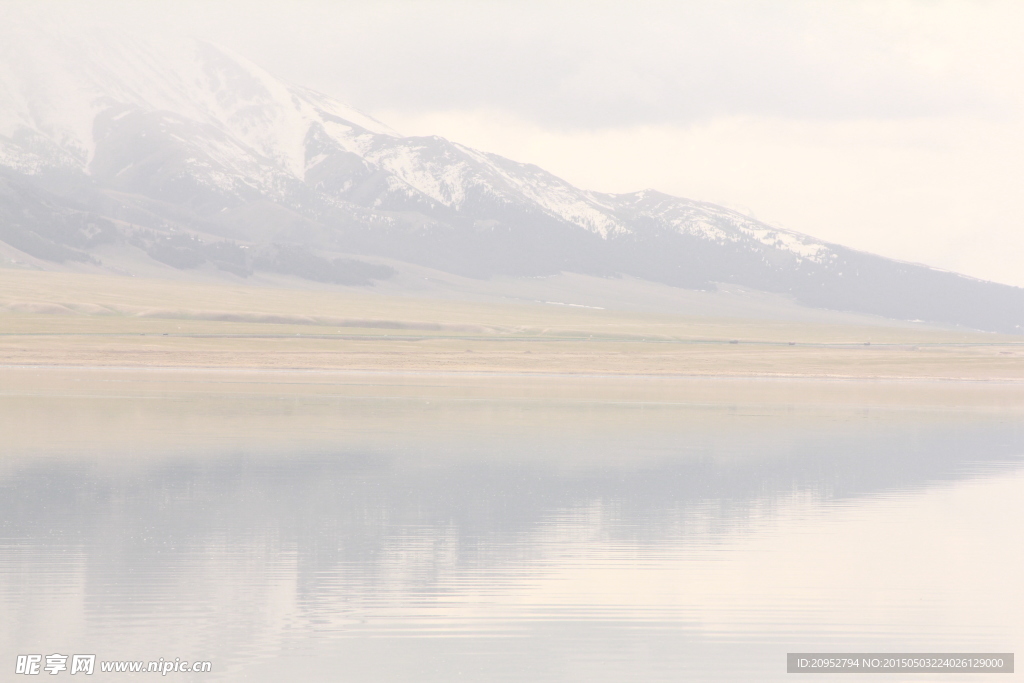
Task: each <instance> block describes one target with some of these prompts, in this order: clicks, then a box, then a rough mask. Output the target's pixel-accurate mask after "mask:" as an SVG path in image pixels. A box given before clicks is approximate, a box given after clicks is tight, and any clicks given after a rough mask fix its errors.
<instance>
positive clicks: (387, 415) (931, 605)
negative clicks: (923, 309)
mask: <svg viewBox="0 0 1024 683" xmlns="http://www.w3.org/2000/svg"><path fill="white" fill-rule="evenodd" d="M1022 418H1024V385H1021V384H1014V383H997V382H974V383H971V382H962V383H960V382H925V381H921V382H898V381H851V380H844V381H824V380H799V381H798V380H769V379H764V380H744V379H713V378H699V379H698V378H693V379H688V378H655V377H648V378H644V377H596V376H595V377H579V376H563V377H558V376H536V377H530V376H514V375H454V374H453V375H430V374H418V375H416V374H408V375H402V374H387V373H377V374H372V373H365V374H358V373H342V372H338V373H318V372H284V371H282V372H241V371H239V372H228V371H224V372H212V371H199V370H196V371H183V370H179V371H161V370H152V371H138V370H116V369H107V370H100V369H94V370H90V369H80V370H75V369H54V368H14V367H7V368H0V449H2V458H0V658H2V660H3V661H2V662H0V666H2V667H9V668H8V670H9V671H13V670H14V666H15V660H16V657H17V656H18V655H25V654H32V653H37V654H41V655H44V656H45V655H49V654H52V653H63V654H75V653H91V654H95V655H96V656H97V661H98V662H99V661H114V660H145V661H151V660H158V659H159V658H163V659H164V660H165V661H173V660H174V659H175V658H179V659H180V660H188V661H197V660H198V661H209V662H211V664H212V670H211V671H210V672H209V673H180V672H177V673H175V672H172V673H169V674H168V675H167V677H166V678H167V680H181V681H191V680H196V681H199V680H202V681H236V680H245V681H284V680H293V681H458V680H465V681H597V682H601V681H626V680H635V681H681V680H713V681H717V680H722V681H751V680H759V681H770V680H780V679H785V678H787V674H786V653H787V652H945V651H948V652H1014V651H1015V650H1016V651H1020V650H1021V649H1024V648H1021V645H1022V644H1024V619H1022V618H1021V615H1022V614H1024V582H1022V581H1021V579H1020V577H1021V576H1024V548H1022V544H1021V541H1020V525H1021V522H1022V521H1024V467H1022V465H1024V460H1022V455H1024V419H1022ZM44 663H45V659H44ZM97 667H98V664H97ZM63 673H64V675H67V673H68V672H63ZM43 675H44V676H46V675H47V674H45V672H44V674H43ZM104 676H106V677H107V678H109V680H123V679H124V678H125V677H126V676H125V674H113V673H111V674H103V673H102V672H100V671H99V670H97V672H96V674H95V676H94V677H93V678H92V680H106V679H105V678H104ZM788 676H789V677H792V675H788ZM142 677H145V676H144V675H143V676H142ZM150 677H151V676H150ZM15 678H20V677H15ZM129 678H130V676H129ZM910 678H911V679H912V680H915V681H922V680H932V679H933V678H936V677H933V678H929V677H928V675H920V674H918V675H914V676H911V677H910ZM977 678H978V677H977V676H976V675H974V676H971V675H956V674H945V675H942V676H938V677H937V679H939V680H943V681H955V680H977ZM1012 678H1013V676H1002V677H1000V678H999V680H1008V679H1012ZM843 680H845V679H843ZM872 680H879V681H884V680H897V678H893V677H890V676H887V675H881V676H878V677H877V678H872ZM900 680H901V679H900Z"/></svg>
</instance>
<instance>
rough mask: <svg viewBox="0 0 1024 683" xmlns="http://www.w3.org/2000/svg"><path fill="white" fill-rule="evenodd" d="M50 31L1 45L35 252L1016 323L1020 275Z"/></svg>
mask: <svg viewBox="0 0 1024 683" xmlns="http://www.w3.org/2000/svg"><path fill="white" fill-rule="evenodd" d="M22 43H24V39H23V40H22ZM58 43H59V41H58V40H57V38H55V37H54V36H49V35H46V33H45V32H42V33H41V34H39V35H37V36H36V37H35V40H34V41H32V44H31V45H28V46H25V45H23V46H22V47H21V48H19V47H18V46H13V47H12V45H10V44H9V45H8V46H7V48H6V50H4V51H2V52H0V112H2V113H0V171H2V172H0V241H4V242H6V243H8V244H9V245H11V246H13V247H15V248H17V249H20V250H22V251H24V252H26V253H29V254H31V255H33V256H37V257H40V258H44V259H48V260H57V261H60V260H68V259H70V260H83V261H87V260H89V259H93V260H95V259H96V257H95V256H94V255H92V252H93V251H95V247H96V246H97V245H98V244H102V243H104V242H105V241H106V242H109V241H122V242H125V243H128V244H131V245H133V246H135V247H136V248H138V249H140V250H142V251H144V252H145V253H146V254H148V255H149V256H150V257H151V258H154V259H156V260H158V261H161V262H163V263H168V264H170V265H173V266H175V267H179V268H190V267H195V265H197V264H201V263H206V262H210V263H213V264H215V265H216V266H217V267H218V268H221V269H222V270H225V271H227V272H232V273H234V274H236V275H238V276H242V277H244V276H246V275H247V274H248V273H251V272H252V271H253V270H254V269H265V270H271V271H275V270H276V271H277V272H289V273H291V274H295V275H304V276H309V277H310V278H311V279H321V280H322V281H328V282H330V281H336V282H339V283H348V284H355V283H359V282H363V283H369V282H372V281H373V280H374V279H379V278H380V277H387V271H388V270H389V269H382V268H377V269H376V270H374V268H373V267H370V268H369V269H367V268H366V267H364V266H367V265H370V264H363V265H362V266H361V265H359V262H358V261H357V260H353V259H351V258H339V257H338V256H337V254H355V255H358V254H363V255H366V256H375V255H376V256H384V257H388V258H392V259H398V260H400V261H407V262H410V263H417V264H420V265H425V266H428V267H432V268H437V269H440V270H444V271H447V272H452V273H456V274H459V275H468V276H471V277H478V278H487V277H491V276H493V275H515V276H534V275H550V274H554V273H558V272H563V271H566V272H578V273H581V274H586V275H601V276H616V275H629V276H634V277H639V278H643V279H647V280H651V281H655V282H660V283H665V284H670V285H674V286H679V287H687V288H697V289H702V288H706V289H713V288H714V287H715V286H716V285H715V283H716V282H728V283H735V284H741V285H744V286H749V287H752V288H755V289H760V290H763V291H769V292H779V293H785V294H787V295H790V296H792V297H794V298H795V299H796V300H797V301H799V302H801V303H804V304H806V305H810V306H815V307H822V308H834V309H838V310H851V311H856V312H863V313H871V314H878V315H885V316H887V317H893V318H901V319H908V320H915V319H921V320H927V321H930V322H937V323H943V324H955V325H965V326H969V327H974V328H977V329H985V330H992V331H1001V332H1018V333H1019V332H1020V331H1021V330H1022V325H1024V290H1022V289H1020V288H1016V287H1010V286H1008V285H1000V284H997V283H989V282H985V281H981V280H977V279H974V278H967V277H964V276H960V275H957V274H954V273H947V272H944V271H939V270H937V269H933V268H929V267H927V266H921V265H917V264H908V263H903V262H898V261H893V260H891V259H884V258H882V257H879V256H875V255H872V254H867V253H864V252H858V251H855V250H852V249H848V248H846V247H842V246H841V245H836V244H831V243H828V242H825V241H822V240H817V239H815V238H812V237H810V236H808V235H804V234H801V233H797V232H794V231H789V230H783V229H779V228H775V227H772V226H770V225H768V224H766V223H763V222H761V221H757V220H755V219H752V218H749V217H747V216H744V215H743V214H741V213H739V212H736V211H733V210H730V209H727V208H725V207H720V206H717V205H714V204H710V203H707V202H698V201H694V200H688V199H683V198H679V197H673V196H671V195H667V194H664V193H660V192H657V191H654V190H641V191H639V192H633V193H624V194H607V193H598V192H590V191H586V190H582V189H579V188H576V187H574V186H573V185H571V184H570V183H568V182H566V181H564V180H562V179H561V178H558V177H556V176H554V175H553V174H551V173H548V172H547V171H544V170H543V169H541V168H540V167H538V166H536V165H533V164H527V163H521V162H517V161H513V160H510V159H506V158H504V157H501V156H499V155H496V154H492V153H488V152H483V151H479V150H475V149H473V148H470V147H467V146H465V145H461V144H459V143H455V142H450V141H448V140H445V139H444V138H440V137H437V136H420V137H416V136H402V135H400V134H398V133H397V132H395V131H393V130H392V129H390V128H388V127H387V126H386V125H385V124H383V123H381V122H379V121H377V120H376V119H374V118H372V117H370V116H368V115H366V114H363V113H362V112H360V111H359V110H357V109H354V108H352V107H349V106H348V105H344V104H342V103H340V102H338V101H337V100H335V99H334V98H331V97H329V96H327V95H323V94H321V93H317V92H315V91H312V90H310V89H308V88H303V87H299V86H293V85H290V84H287V83H284V82H283V81H280V80H279V79H276V78H275V77H273V76H272V75H271V74H270V73H269V72H267V71H265V70H264V69H262V68H261V67H259V66H257V65H255V64H253V63H251V62H249V61H248V60H246V59H245V58H244V57H241V56H238V55H235V54H234V53H232V52H231V51H230V50H227V49H224V48H221V47H218V46H216V45H213V44H212V43H208V42H203V41H193V42H191V43H190V44H189V45H190V46H189V47H188V49H186V50H179V51H173V50H171V51H166V50H165V51H161V50H160V49H158V48H155V47H151V46H146V45H143V44H141V43H139V42H138V41H133V40H131V39H129V38H125V37H122V36H116V37H113V38H111V39H109V40H107V41H106V42H102V41H101V42H97V43H93V44H90V45H87V46H83V44H81V43H79V44H75V45H71V46H67V45H62V44H58ZM18 49H23V50H24V53H17V50H18ZM80 53H84V54H86V55H87V56H88V59H76V58H75V57H76V55H79V54H80ZM302 264H305V265H302Z"/></svg>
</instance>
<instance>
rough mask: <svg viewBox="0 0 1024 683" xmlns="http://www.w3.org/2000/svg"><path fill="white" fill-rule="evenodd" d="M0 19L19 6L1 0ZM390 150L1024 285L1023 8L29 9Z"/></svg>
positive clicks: (153, 1) (259, 5)
mask: <svg viewBox="0 0 1024 683" xmlns="http://www.w3.org/2000/svg"><path fill="white" fill-rule="evenodd" d="M0 3H3V4H8V5H14V4H20V5H25V6H27V5H28V4H29V3H26V2H18V1H17V0H0ZM31 6H32V7H34V8H40V9H37V10H36V11H43V12H46V13H48V14H51V15H52V14H62V15H64V16H65V17H66V18H67V20H68V21H69V22H77V23H81V24H82V25H88V24H91V23H94V22H101V23H108V24H114V25H116V26H123V27H125V29H126V30H132V31H137V32H142V33H145V32H151V31H173V32H178V33H187V34H193V35H197V36H200V37H204V38H208V39H211V40H214V41H216V42H218V43H221V44H224V45H226V46H228V47H231V48H233V49H235V50H236V51H238V52H240V53H241V54H243V55H245V56H247V57H249V58H250V59H252V60H253V61H255V62H257V63H259V64H260V65H262V66H264V67H266V68H267V69H268V70H270V71H271V72H273V73H275V74H276V75H278V76H281V77H283V78H285V79H287V80H290V81H292V82H295V83H299V84H302V85H307V86H310V87H313V88H316V89H318V90H322V91H325V92H328V93H330V94H332V95H335V96H337V97H339V98H340V99H342V100H344V101H347V102H349V103H350V104H352V105H354V106H357V107H359V108H361V109H363V110H365V111H368V112H370V113H372V114H374V115H376V116H377V117H378V118H380V119H381V120H383V121H385V122H386V123H388V124H389V125H391V126H392V127H394V128H396V129H398V130H399V131H402V132H404V133H407V134H437V135H442V136H445V137H447V138H450V139H453V140H457V141H459V142H463V143H466V144H469V145H472V146H475V147H479V148H482V149H486V150H489V151H494V152H498V153H501V154H504V155H506V156H509V157H512V158H514V159H517V160H520V161H529V162H533V163H536V164H538V165H540V166H543V167H545V168H546V169H548V170H550V171H552V172H554V173H556V174H558V175H560V176H562V177H564V178H566V179H567V180H569V181H571V182H573V183H575V184H577V185H579V186H582V187H585V188H589V189H595V190H603V191H612V192H626V191H633V190H637V189H642V188H645V187H653V188H656V189H659V190H662V191H665V192H670V193H672V194H677V195H682V196H686V197H691V198H695V199H704V200H709V201H713V202H718V203H721V204H725V205H728V206H731V207H734V208H739V209H741V210H744V211H747V212H748V213H751V214H752V215H755V216H756V217H758V218H760V219H762V220H766V221H768V222H771V223H774V224H776V225H779V226H782V227H786V228H790V229H794V230H799V231H801V232H805V233H809V234H812V235H815V236H817V237H821V238H824V239H828V240H832V241H835V242H840V243H843V244H846V245H849V246H852V247H856V248H861V249H865V250H869V251H873V252H876V253H881V254H884V255H887V256H893V257H896V258H901V259H906V260H911V261H919V262H925V263H928V264H931V265H935V266H938V267H942V268H948V269H951V270H958V271H961V272H965V273H968V274H971V275H976V276H979V277H984V278H987V279H995V280H1000V281H1003V282H1009V283H1012V284H1017V285H1022V286H1024V218H1022V215H1024V161H1022V160H1024V116H1022V113H1024V108H1022V105H1024V40H1022V38H1021V36H1024V3H1021V2H982V1H980V0H979V1H977V2H936V1H932V2H923V1H922V2H852V1H850V2H839V1H835V2H822V1H815V2H796V1H794V2H786V1H785V0H771V1H768V2H754V1H749V2H729V1H728V0H715V1H714V2H680V1H676V2H637V1H630V2H604V3H602V2H595V1H594V0H588V1H586V2H558V1H556V0H546V1H544V2H529V1H527V0H518V1H516V2H499V1H496V0H492V1H488V0H476V1H475V2H435V1H421V2H410V1H406V2H368V1H364V2H356V3H345V2H338V1H331V2H320V1H316V0H289V1H288V2H284V1H283V0H277V1H274V2H270V1H267V0H246V1H244V2H242V1H239V2H234V1H222V2H216V1H210V0H207V1H204V2H189V1H187V0H174V1H173V2H162V1H159V0H146V1H144V2H138V1H135V0H133V1H132V2H113V1H103V0H94V1H93V2H90V3H84V2H60V1H57V0H54V1H52V2H48V3H45V2H41V1H40V0H33V2H32V3H31Z"/></svg>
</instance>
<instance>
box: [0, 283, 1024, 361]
mask: <svg viewBox="0 0 1024 683" xmlns="http://www.w3.org/2000/svg"><path fill="white" fill-rule="evenodd" d="M0 365H6V366H89V367H92V366H101V367H102V366H106V367H140V368H141V367H166V368H211V369H212V368H222V369H245V368H254V369H255V368H259V369H306V370H312V369H324V370H349V371H391V372H484V373H527V374H534V373H540V374H612V375H616V374H618V375H663V376H672V375H676V376H687V375H690V376H746V377H758V376H775V377H832V378H907V379H968V380H1024V339H1022V338H1021V337H1016V336H1009V335H995V334H987V333H979V332H971V331H959V330H941V329H935V328H928V327H924V326H914V325H911V324H907V325H902V326H901V325H891V324H881V323H880V324H879V325H870V324H864V325H857V324H835V323H809V322H782V321H779V322H774V321H768V320H743V319H728V318H715V317H707V316H700V317H697V316H685V315H670V314H664V313H662V314H655V313H639V312H629V311H613V310H594V309H589V308H582V307H571V306H558V305H546V304H544V303H536V304H528V303H512V302H509V303H503V302H489V303H488V302H472V301H458V300H444V299H438V298H427V297H415V296H393V295H382V294H375V293H373V292H372V291H367V290H303V289H285V288H268V287H256V286H237V285H231V284H201V283H189V282H176V281H170V280H156V279H142V278H128V277H117V276H107V275H85V274H75V273H53V272H48V273H44V272H34V271H22V270H11V269H0Z"/></svg>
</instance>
